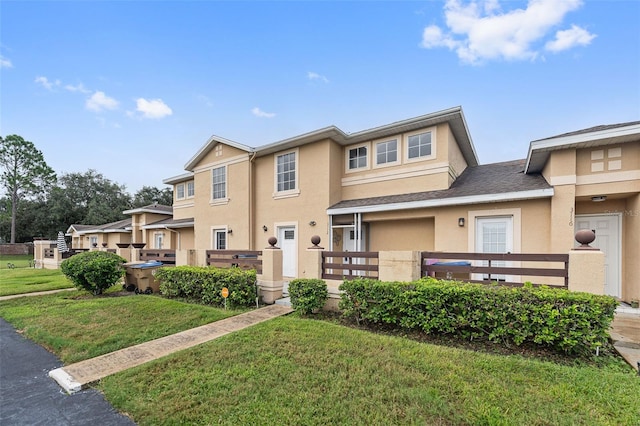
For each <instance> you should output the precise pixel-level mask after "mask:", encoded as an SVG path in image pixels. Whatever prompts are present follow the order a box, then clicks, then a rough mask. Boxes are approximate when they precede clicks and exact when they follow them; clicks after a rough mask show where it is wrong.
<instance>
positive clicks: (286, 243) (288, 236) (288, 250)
mask: <svg viewBox="0 0 640 426" xmlns="http://www.w3.org/2000/svg"><path fill="white" fill-rule="evenodd" d="M278 245H279V246H280V249H281V250H282V275H283V276H285V277H296V276H297V267H298V244H297V237H296V227H295V226H278Z"/></svg>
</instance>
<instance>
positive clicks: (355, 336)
mask: <svg viewBox="0 0 640 426" xmlns="http://www.w3.org/2000/svg"><path fill="white" fill-rule="evenodd" d="M235 313H237V312H230V311H224V310H220V309H214V308H210V307H206V306H200V305H192V304H186V303H183V302H178V301H173V300H166V299H163V298H161V297H158V296H144V295H137V296H136V295H133V296H125V297H115V296H110V297H109V296H103V297H90V296H87V295H86V293H81V292H70V293H66V292H65V294H57V295H53V296H44V297H28V298H21V299H13V300H7V301H3V302H0V316H1V317H3V318H5V319H6V320H8V321H9V322H11V323H12V324H14V326H16V327H17V328H18V329H20V330H22V332H23V333H24V334H25V335H26V336H27V337H29V338H31V339H34V340H35V341H37V342H39V343H40V344H43V345H45V346H46V347H48V348H50V349H51V350H52V351H54V352H55V353H56V354H58V355H59V356H61V357H62V359H63V360H64V362H66V363H69V362H73V361H77V360H81V359H85V358H88V357H92V356H95V355H98V354H100V353H105V352H109V351H112V350H115V349H118V348H120V347H125V346H129V345H132V344H136V343H139V342H141V341H145V340H151V339H153V338H156V337H160V336H163V335H166V334H170V333H174V332H177V331H180V330H182V329H186V328H189V327H194V326H196V325H200V324H203V323H206V322H210V321H215V320H217V319H219V318H223V317H225V316H228V315H233V314H235ZM603 365H608V364H606V363H605V364H603ZM96 386H97V387H98V388H99V389H100V390H101V391H103V392H104V394H105V396H106V398H107V399H108V400H109V401H110V402H111V403H113V404H114V405H115V406H116V408H118V409H119V410H121V411H122V412H126V413H128V414H129V415H131V416H132V418H133V419H134V420H135V421H136V423H138V424H140V425H158V424H186V423H188V424H214V423H215V424H218V423H221V424H296V425H302V424H304V425H314V424H317V425H320V424H322V425H326V424H356V425H357V424H363V425H364V424H367V425H369V424H370V425H378V424H379V425H382V424H384V425H387V424H505V425H508V424H514V425H520V424H527V425H529V424H531V425H550V424H553V425H563V424H566V425H581V424H584V425H594V424H602V425H608V424H610V425H637V424H638V419H639V418H640V417H639V416H640V406H639V405H638V395H640V380H639V379H638V377H637V376H636V375H635V372H633V370H632V369H631V368H627V369H624V370H623V369H621V368H619V367H618V368H598V367H597V366H594V365H589V364H588V363H582V364H576V365H565V364H562V365H561V364H557V363H553V362H548V361H543V360H536V359H530V358H524V357H521V356H518V355H509V356H505V355H492V354H487V353H480V352H475V351H471V350H467V349H458V348H452V347H446V346H439V345H434V344H429V343H423V342H417V341H413V340H409V339H407V338H403V337H396V336H388V335H381V334H374V333H371V332H368V331H364V330H356V329H353V328H349V327H346V326H343V325H340V324H337V323H333V322H329V321H321V320H314V319H305V318H300V317H298V316H297V315H291V316H287V317H282V318H277V319H275V320H271V321H268V322H266V323H262V324H258V325H256V326H253V327H250V328H248V329H245V330H242V331H240V332H236V333H232V334H230V335H228V336H225V337H222V338H220V339H217V340H215V341H212V342H209V343H206V344H203V345H200V346H197V347H195V348H192V349H188V350H184V351H181V352H179V353H176V354H173V355H171V356H168V357H165V358H162V359H159V360H157V361H154V362H151V363H148V364H146V365H143V366H140V367H136V368H133V369H130V370H127V371H125V372H122V373H119V374H116V375H114V376H110V377H107V378H105V379H102V380H101V381H100V383H99V384H97V385H96Z"/></svg>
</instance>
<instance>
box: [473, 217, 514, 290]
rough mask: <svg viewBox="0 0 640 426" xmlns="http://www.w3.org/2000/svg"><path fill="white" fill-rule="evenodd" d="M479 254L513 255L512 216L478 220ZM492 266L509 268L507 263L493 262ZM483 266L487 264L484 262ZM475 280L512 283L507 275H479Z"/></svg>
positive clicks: (477, 245) (480, 218)
mask: <svg viewBox="0 0 640 426" xmlns="http://www.w3.org/2000/svg"><path fill="white" fill-rule="evenodd" d="M475 240H476V252H477V253H511V252H512V251H513V218H512V217H511V216H495V217H478V218H476V239H475ZM491 265H492V266H508V265H507V264H506V262H502V261H493V262H491ZM483 266H487V262H486V261H483ZM474 279H482V280H489V281H510V280H512V279H513V277H507V276H506V275H491V276H489V275H487V274H485V275H479V274H478V276H476V277H474Z"/></svg>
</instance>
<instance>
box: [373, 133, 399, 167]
mask: <svg viewBox="0 0 640 426" xmlns="http://www.w3.org/2000/svg"><path fill="white" fill-rule="evenodd" d="M396 161H398V140H397V139H391V140H388V141H384V142H378V143H377V144H376V164H378V165H380V164H388V163H395V162H396Z"/></svg>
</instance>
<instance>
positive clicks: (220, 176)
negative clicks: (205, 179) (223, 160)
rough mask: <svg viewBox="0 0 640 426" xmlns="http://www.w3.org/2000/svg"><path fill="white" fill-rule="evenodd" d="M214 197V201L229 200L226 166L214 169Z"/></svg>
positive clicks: (212, 192)
mask: <svg viewBox="0 0 640 426" xmlns="http://www.w3.org/2000/svg"><path fill="white" fill-rule="evenodd" d="M211 174H212V176H213V187H212V191H211V194H212V197H211V198H213V199H214V200H220V199H224V198H227V168H226V167H225V166H222V167H218V168H217V169H213V170H212V172H211Z"/></svg>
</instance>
